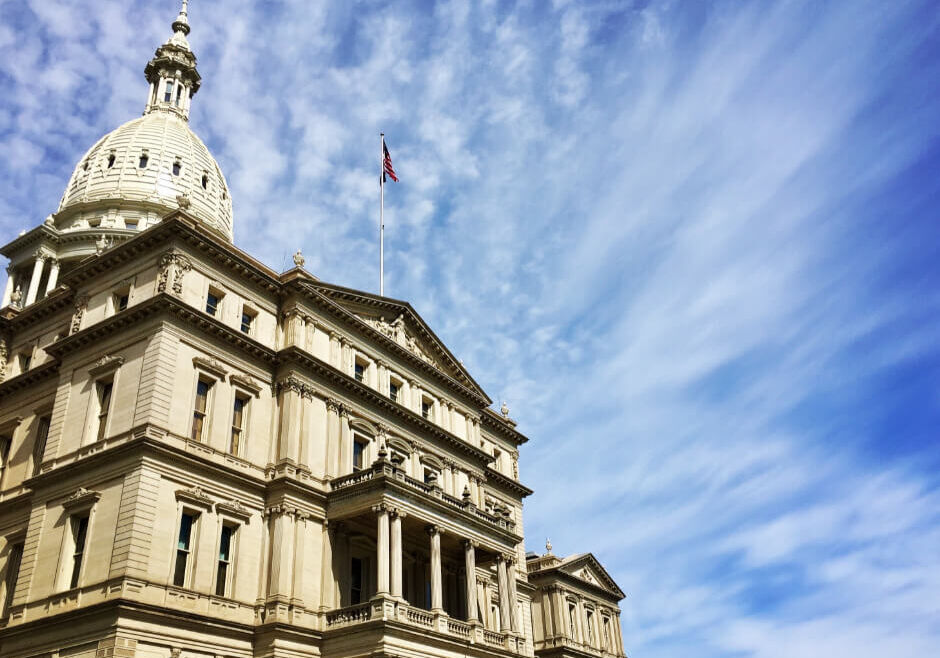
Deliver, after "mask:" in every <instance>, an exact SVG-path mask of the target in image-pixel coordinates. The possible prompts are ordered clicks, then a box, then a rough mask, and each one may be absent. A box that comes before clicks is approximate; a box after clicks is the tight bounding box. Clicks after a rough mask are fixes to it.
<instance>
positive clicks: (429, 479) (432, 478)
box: [424, 466, 440, 484]
mask: <svg viewBox="0 0 940 658" xmlns="http://www.w3.org/2000/svg"><path fill="white" fill-rule="evenodd" d="M439 479H440V478H439V477H438V475H437V471H435V470H434V469H433V468H428V467H426V466H425V468H424V483H425V484H431V483H433V482H437V481H438V480H439Z"/></svg>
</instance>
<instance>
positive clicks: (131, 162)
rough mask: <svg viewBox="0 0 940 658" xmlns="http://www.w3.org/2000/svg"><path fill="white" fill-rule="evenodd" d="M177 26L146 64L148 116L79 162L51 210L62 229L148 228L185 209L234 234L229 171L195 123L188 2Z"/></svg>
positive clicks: (113, 134) (195, 77)
mask: <svg viewBox="0 0 940 658" xmlns="http://www.w3.org/2000/svg"><path fill="white" fill-rule="evenodd" d="M172 29H173V34H172V36H170V38H169V39H168V40H167V41H166V42H165V43H164V44H163V45H161V46H160V47H159V48H157V50H156V52H155V53H154V56H153V58H152V59H151V60H150V62H148V63H147V66H146V68H145V69H144V75H145V76H146V79H147V81H148V82H149V83H150V84H149V91H148V96H147V102H146V103H145V106H144V113H143V116H141V117H138V118H137V119H133V120H132V121H129V122H127V123H125V124H124V125H122V126H120V127H118V128H117V129H115V130H114V131H112V132H111V133H109V134H107V135H105V136H104V137H102V138H101V139H100V140H98V142H97V143H96V144H95V145H94V146H92V147H91V149H89V151H88V152H87V153H86V154H85V156H84V157H83V158H82V159H81V160H80V161H79V163H78V164H77V165H76V167H75V170H74V171H73V173H72V176H71V178H70V179H69V183H68V187H67V188H66V190H65V193H64V194H63V196H62V201H61V202H60V204H59V209H58V211H57V212H56V214H55V215H54V216H53V220H54V223H55V226H56V228H58V229H59V230H60V231H75V230H84V229H96V230H103V229H118V230H120V229H131V230H134V229H144V228H146V227H147V226H150V225H152V224H154V223H156V222H158V221H159V220H160V218H161V217H163V216H164V215H166V214H168V213H169V212H172V211H173V210H176V209H177V208H179V207H185V208H186V211H187V212H188V213H189V214H190V215H192V216H194V217H196V218H197V219H199V220H201V221H202V222H203V223H205V225H207V226H208V227H209V228H212V229H213V230H215V231H217V232H218V233H220V234H222V235H224V236H225V237H226V238H227V239H229V240H232V200H231V197H230V195H229V191H228V185H227V184H226V182H225V177H224V176H223V175H222V170H221V168H220V167H219V165H218V163H217V162H216V161H215V158H213V157H212V154H211V153H210V152H209V149H208V148H206V145H205V144H204V143H203V142H202V140H201V139H199V137H198V136H197V135H196V134H195V133H194V132H193V131H192V130H191V129H190V127H189V111H190V107H191V103H192V98H193V95H194V94H195V93H196V92H197V91H198V90H199V86H200V85H201V83H202V78H201V77H200V75H199V72H198V71H197V70H196V56H195V55H194V54H193V52H192V50H191V48H190V46H189V40H188V39H187V37H188V35H189V32H190V26H189V16H188V2H187V0H183V1H182V7H181V8H180V12H179V15H178V16H177V17H176V20H175V21H173V24H172Z"/></svg>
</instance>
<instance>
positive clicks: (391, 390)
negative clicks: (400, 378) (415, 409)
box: [388, 384, 398, 402]
mask: <svg viewBox="0 0 940 658" xmlns="http://www.w3.org/2000/svg"><path fill="white" fill-rule="evenodd" d="M388 397H390V398H392V401H393V402H398V386H397V385H396V384H389V385H388Z"/></svg>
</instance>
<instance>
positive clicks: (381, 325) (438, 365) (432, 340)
mask: <svg viewBox="0 0 940 658" xmlns="http://www.w3.org/2000/svg"><path fill="white" fill-rule="evenodd" d="M313 285H314V286H315V287H316V288H317V289H318V290H319V291H320V292H321V293H323V294H324V295H326V296H327V297H329V298H330V299H331V300H332V301H333V302H335V303H336V304H338V305H339V306H340V307H342V308H343V309H344V310H346V311H347V312H349V313H350V314H351V315H353V316H355V318H356V319H357V320H359V321H360V322H362V323H363V324H365V325H367V326H369V327H371V328H372V329H374V330H375V331H377V332H378V333H380V334H382V335H383V336H385V337H386V338H388V339H389V340H391V341H392V342H394V343H396V344H397V345H399V346H400V347H402V348H403V349H405V350H407V351H408V352H410V353H411V354H412V355H414V356H415V357H416V358H418V359H420V360H421V361H423V362H424V363H426V364H428V365H429V366H431V367H433V368H435V369H436V370H438V371H440V372H442V373H444V374H445V375H447V376H448V377H450V378H451V379H453V380H455V381H456V382H458V383H460V384H462V385H463V386H464V387H466V388H467V389H469V390H470V391H471V392H472V393H474V394H476V395H477V396H479V397H480V398H482V399H483V400H484V401H485V402H486V404H490V403H491V402H492V400H490V398H489V396H487V395H486V393H485V392H484V391H483V389H482V388H480V385H479V384H477V383H476V381H474V379H473V377H471V376H470V373H469V372H467V370H466V368H464V366H463V364H462V363H460V361H458V360H457V359H456V357H454V355H453V354H451V352H450V350H449V349H447V346H446V345H444V343H443V342H442V341H441V340H440V339H439V338H438V337H437V336H436V335H435V334H434V332H433V331H431V328H430V327H429V326H428V325H427V323H426V322H425V321H424V320H423V319H422V318H421V316H419V315H418V314H417V312H415V310H414V309H413V308H412V307H411V305H410V304H408V303H407V302H401V301H397V300H392V299H389V298H387V297H379V296H376V295H372V294H369V293H366V292H361V291H358V290H352V289H349V288H343V287H341V286H335V285H331V284H327V283H323V282H316V283H315V284H313Z"/></svg>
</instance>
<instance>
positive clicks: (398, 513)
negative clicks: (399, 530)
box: [388, 507, 408, 519]
mask: <svg viewBox="0 0 940 658" xmlns="http://www.w3.org/2000/svg"><path fill="white" fill-rule="evenodd" d="M388 513H389V515H390V516H391V517H392V518H393V519H406V518H408V512H405V511H404V510H402V509H401V508H399V507H392V508H390V509H389V511H388Z"/></svg>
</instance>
